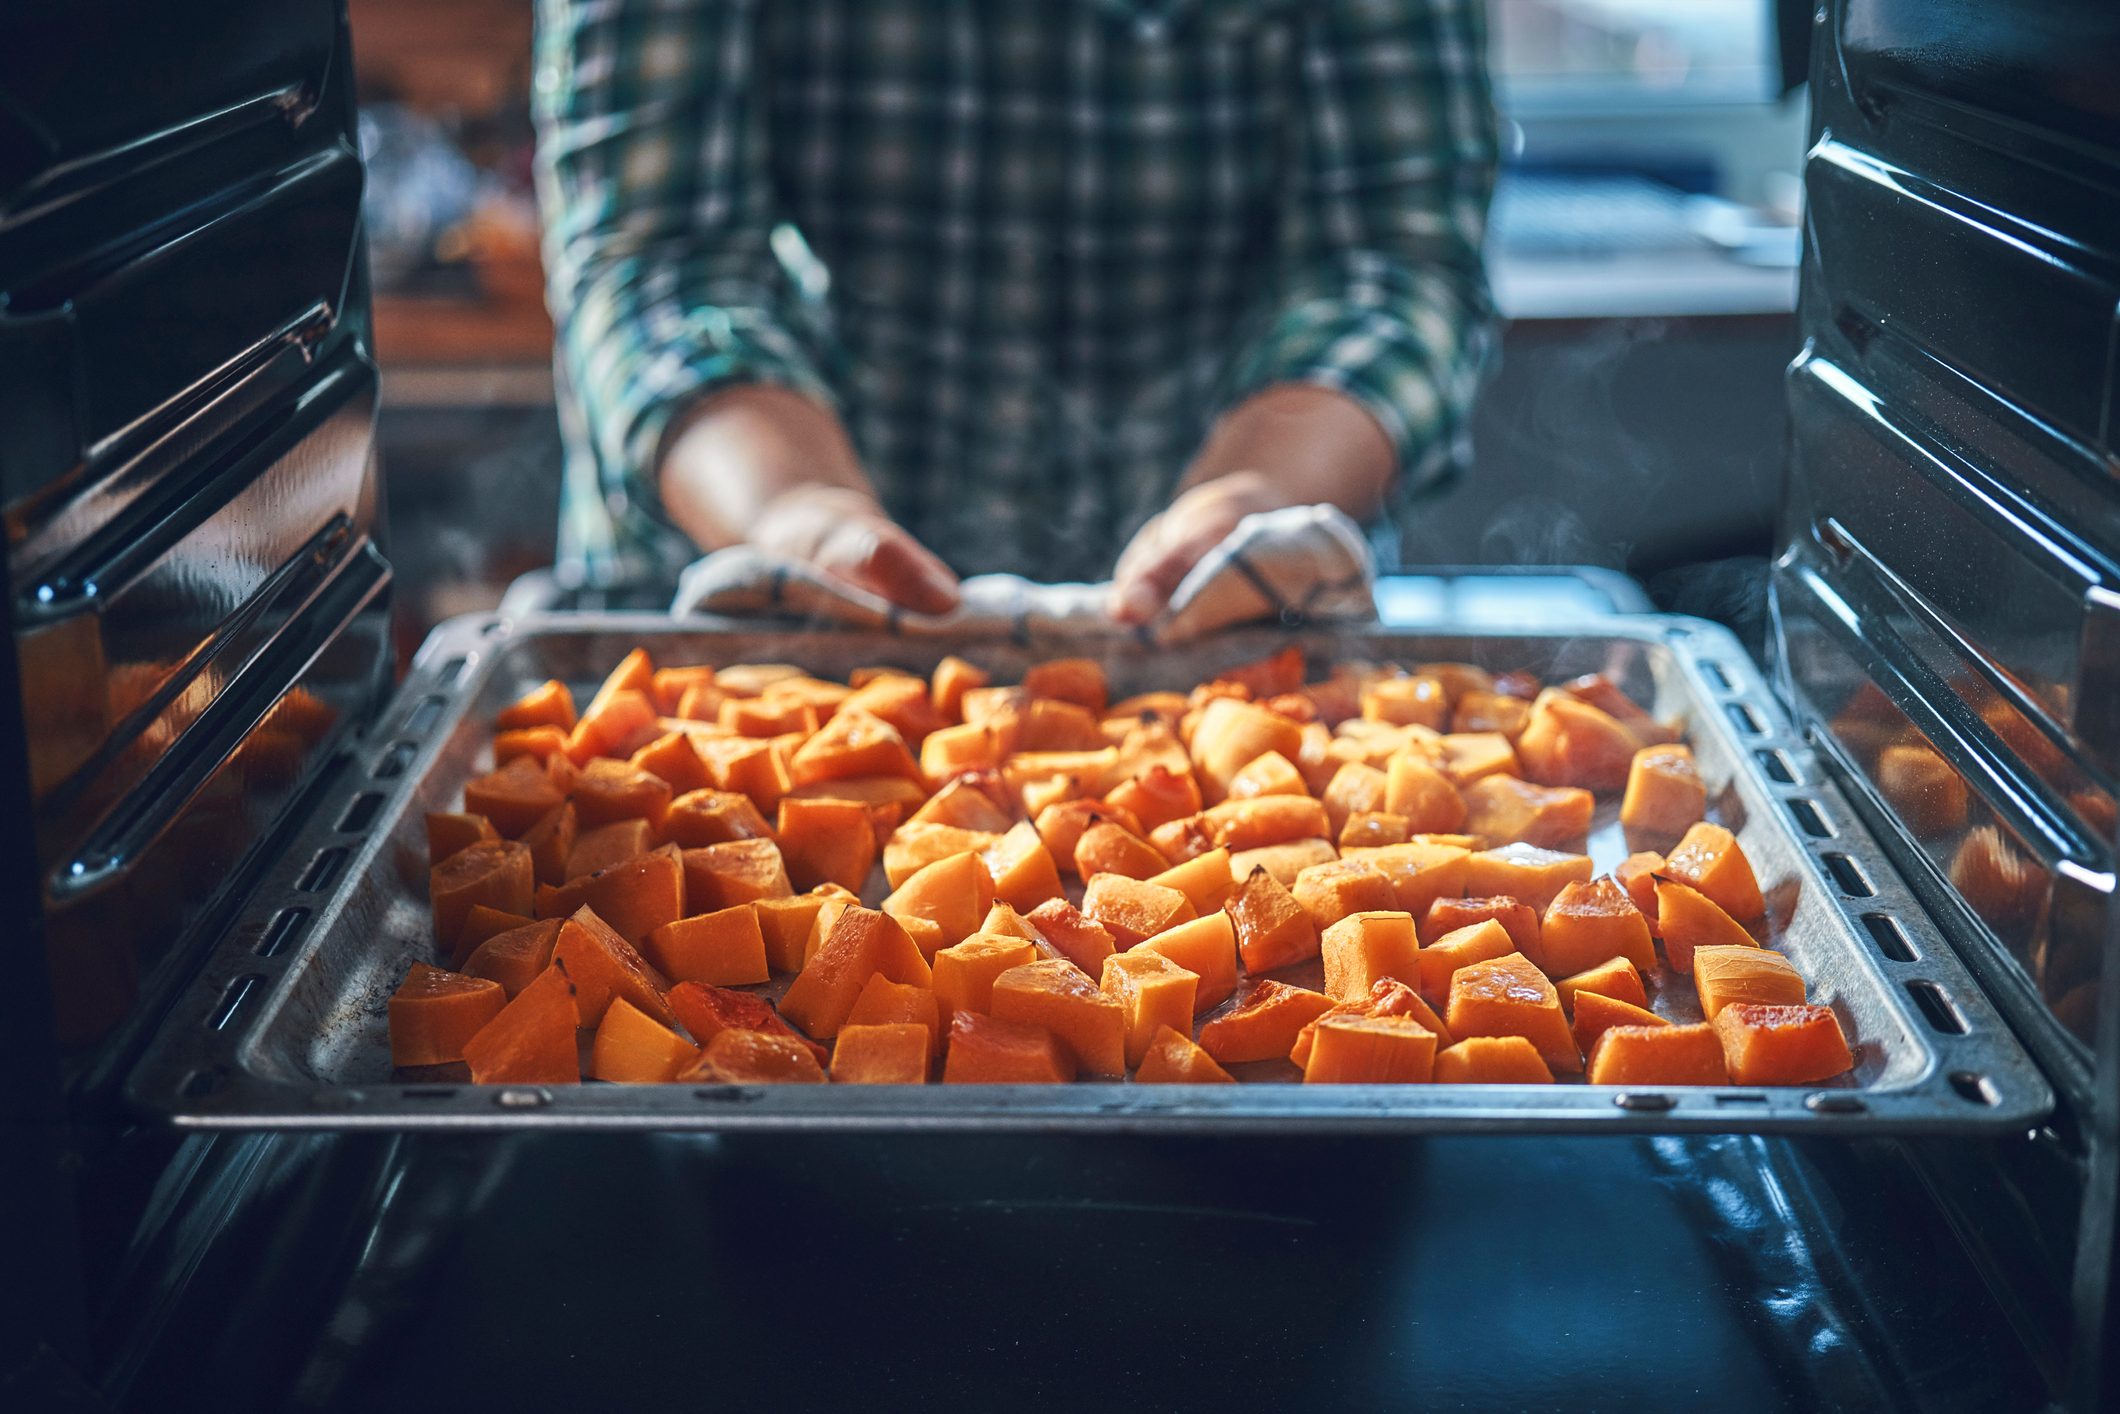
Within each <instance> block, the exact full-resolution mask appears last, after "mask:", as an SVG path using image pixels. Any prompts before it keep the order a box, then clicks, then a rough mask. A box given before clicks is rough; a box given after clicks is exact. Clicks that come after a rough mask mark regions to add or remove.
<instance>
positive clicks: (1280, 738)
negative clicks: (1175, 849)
mask: <svg viewBox="0 0 2120 1414" xmlns="http://www.w3.org/2000/svg"><path fill="white" fill-rule="evenodd" d="M1187 749H1188V750H1189V751H1190V753H1191V755H1192V761H1193V772H1194V774H1195V775H1196V776H1198V777H1199V781H1200V791H1201V794H1202V795H1203V796H1205V797H1206V799H1207V800H1208V801H1209V802H1210V803H1212V802H1214V801H1219V800H1221V799H1222V798H1223V797H1224V796H1225V795H1227V794H1228V793H1229V783H1230V781H1231V780H1232V779H1234V778H1235V776H1236V774H1237V772H1239V771H1241V770H1243V769H1244V767H1245V766H1246V765H1248V764H1249V763H1251V762H1252V761H1253V760H1255V759H1257V758H1258V757H1259V756H1262V755H1264V754H1265V753H1266V752H1269V751H1278V752H1279V753H1281V755H1283V756H1285V757H1287V758H1288V759H1289V760H1291V761H1293V760H1295V759H1296V758H1297V756H1299V755H1300V754H1301V753H1302V749H1303V727H1302V724H1301V723H1299V722H1296V721H1293V720H1291V719H1289V718H1287V717H1284V716H1282V715H1281V714H1280V713H1278V712H1271V711H1268V710H1267V709H1266V708H1264V707H1261V706H1259V705H1258V704H1257V703H1254V702H1240V701H1238V700H1236V699H1235V698H1232V697H1216V698H1214V699H1212V700H1210V701H1209V702H1208V703H1207V704H1206V705H1205V706H1204V707H1202V708H1201V709H1200V716H1199V720H1198V721H1197V722H1195V723H1194V724H1193V729H1192V739H1191V741H1190V742H1189V743H1188V747H1187Z"/></svg>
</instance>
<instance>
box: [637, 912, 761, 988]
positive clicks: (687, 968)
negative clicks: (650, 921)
mask: <svg viewBox="0 0 2120 1414" xmlns="http://www.w3.org/2000/svg"><path fill="white" fill-rule="evenodd" d="M642 951H643V952H644V953H645V954H646V956H647V959H648V961H650V962H652V963H654V964H655V967H656V970H657V971H659V972H661V973H662V975H663V976H665V977H668V978H670V979H671V980H672V981H676V982H704V983H706V984H707V985H708V986H710V987H743V986H749V985H751V984H753V983H757V982H763V981H765V980H766V979H767V978H768V977H769V976H770V975H771V974H770V973H769V972H768V971H767V968H766V940H765V934H764V933H763V932H761V931H760V929H759V926H758V913H757V910H756V909H754V908H753V907H752V906H751V905H749V904H738V905H737V906H736V907H734V908H722V909H716V910H715V911H714V912H712V913H701V914H696V915H694V916H693V917H690V918H680V919H678V920H676V921H675V922H672V923H665V924H663V925H662V926H661V927H659V928H657V929H655V930H654V931H653V932H651V933H649V934H648V936H647V939H646V941H645V942H644V943H643V945H642Z"/></svg>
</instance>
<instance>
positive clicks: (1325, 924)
mask: <svg viewBox="0 0 2120 1414" xmlns="http://www.w3.org/2000/svg"><path fill="white" fill-rule="evenodd" d="M1289 892H1290V893H1292V894H1293V895H1294V896H1295V901H1296V902H1297V903H1298V904H1300V905H1302V908H1303V911H1304V912H1305V913H1307V914H1309V915H1310V921H1311V923H1312V924H1314V925H1315V926H1316V927H1317V929H1318V931H1319V933H1320V934H1322V933H1323V932H1324V931H1325V930H1326V929H1328V928H1330V927H1331V926H1332V925H1333V924H1335V923H1337V922H1339V921H1340V920H1341V919H1342V918H1347V917H1351V916H1352V915H1354V914H1357V913H1388V912H1392V911H1394V910H1396V909H1397V908H1398V903H1399V896H1398V890H1396V889H1395V888H1393V887H1392V883H1391V880H1389V879H1387V878H1385V877H1384V874H1383V872H1382V871H1381V870H1379V869H1377V868H1376V867H1375V866H1374V865H1372V864H1369V863H1367V862H1365V861H1363V860H1360V859H1334V860H1329V861H1327V862H1326V863H1323V864H1313V865H1311V866H1310V867H1309V868H1307V869H1305V870H1303V871H1302V872H1301V873H1299V874H1297V875H1296V882H1295V886H1294V888H1292V889H1290V890H1289ZM1407 926H1408V928H1411V927H1412V921H1411V920H1410V919H1409V920H1408V923H1407Z"/></svg>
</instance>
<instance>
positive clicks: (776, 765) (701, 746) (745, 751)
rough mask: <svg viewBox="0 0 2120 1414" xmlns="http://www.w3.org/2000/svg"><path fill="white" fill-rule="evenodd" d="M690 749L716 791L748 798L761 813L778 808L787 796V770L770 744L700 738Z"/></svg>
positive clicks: (739, 738) (745, 739) (750, 739)
mask: <svg viewBox="0 0 2120 1414" xmlns="http://www.w3.org/2000/svg"><path fill="white" fill-rule="evenodd" d="M693 745H694V747H695V749H696V750H697V751H698V752H699V757H700V759H701V760H702V761H704V762H706V763H707V774H708V776H709V777H711V778H712V780H713V782H714V787H715V789H717V790H727V791H735V792H736V793H737V794H738V795H743V796H748V797H749V798H750V801H751V803H752V804H753V805H755V806H757V807H758V808H759V810H760V811H761V812H763V811H767V810H771V809H773V808H774V807H775V806H777V805H779V804H780V798H781V797H782V796H783V795H786V794H787V792H788V772H787V767H786V765H785V764H784V763H783V761H782V760H781V754H780V753H779V752H776V751H775V750H774V749H773V744H772V743H771V742H769V741H761V740H759V739H758V738H756V737H743V736H731V737H701V738H697V739H695V741H694V743H693Z"/></svg>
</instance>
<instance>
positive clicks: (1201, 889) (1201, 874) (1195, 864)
mask: <svg viewBox="0 0 2120 1414" xmlns="http://www.w3.org/2000/svg"><path fill="white" fill-rule="evenodd" d="M1148 882H1149V883H1151V884H1161V885H1162V886H1163V887H1164V888H1166V889H1176V890H1177V891H1178V892H1179V893H1181V894H1183V895H1185V897H1186V898H1187V899H1188V900H1190V901H1191V903H1192V906H1193V912H1195V913H1198V914H1201V915H1203V916H1204V915H1206V914H1209V913H1213V912H1214V911H1215V910H1216V909H1218V908H1220V907H1221V906H1222V905H1223V904H1225V903H1227V902H1228V901H1229V896H1230V895H1231V894H1232V893H1234V892H1236V887H1237V884H1236V880H1235V879H1234V878H1232V877H1231V875H1230V872H1229V851H1228V850H1226V849H1219V848H1218V849H1211V850H1209V851H1208V852H1207V853H1205V854H1202V855H1197V856H1195V857H1194V858H1191V859H1188V860H1186V861H1185V862H1184V863H1183V864H1173V865H1172V866H1171V867H1170V868H1168V869H1166V870H1164V871H1163V872H1162V873H1160V874H1151V875H1149V877H1148Z"/></svg>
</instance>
